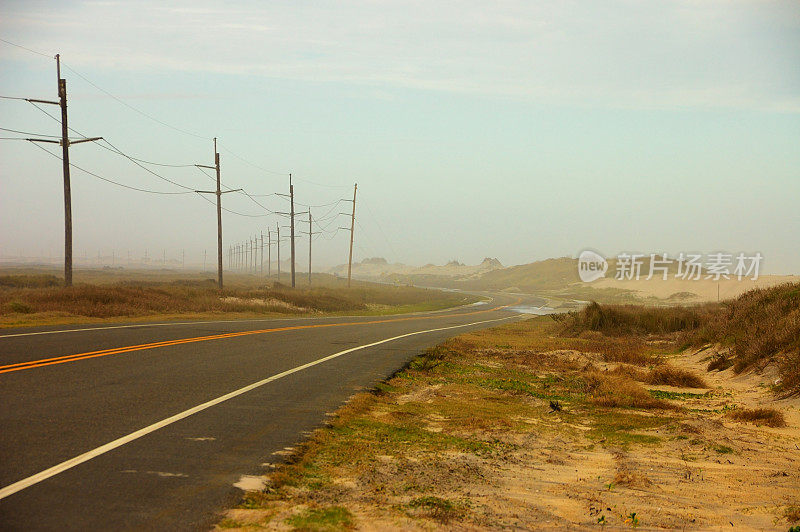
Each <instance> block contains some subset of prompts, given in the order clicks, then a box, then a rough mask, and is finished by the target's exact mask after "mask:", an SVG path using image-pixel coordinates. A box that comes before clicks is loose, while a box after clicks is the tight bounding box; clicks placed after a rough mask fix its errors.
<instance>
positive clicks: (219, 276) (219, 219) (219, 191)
mask: <svg viewBox="0 0 800 532" xmlns="http://www.w3.org/2000/svg"><path fill="white" fill-rule="evenodd" d="M195 166H197V167H198V168H210V169H211V170H216V172H217V190H216V191H213V190H195V192H197V193H199V194H216V195H217V284H218V285H219V289H220V290H222V195H223V194H227V193H228V192H238V191H240V190H242V189H240V188H238V189H236V190H226V191H225V192H222V182H221V181H222V179H221V177H220V170H219V152H218V151H217V137H214V166H206V165H202V164H196V165H195Z"/></svg>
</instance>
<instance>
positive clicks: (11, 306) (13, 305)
mask: <svg viewBox="0 0 800 532" xmlns="http://www.w3.org/2000/svg"><path fill="white" fill-rule="evenodd" d="M6 306H7V307H8V310H9V311H10V312H17V313H19V314H30V313H31V312H33V309H32V308H31V306H30V305H26V304H25V303H20V302H19V301H11V302H10V303H8V305H6Z"/></svg>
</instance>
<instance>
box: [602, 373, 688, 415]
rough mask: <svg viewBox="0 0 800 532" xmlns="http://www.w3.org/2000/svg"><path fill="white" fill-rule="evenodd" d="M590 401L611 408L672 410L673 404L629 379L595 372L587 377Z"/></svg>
mask: <svg viewBox="0 0 800 532" xmlns="http://www.w3.org/2000/svg"><path fill="white" fill-rule="evenodd" d="M586 381H587V385H588V393H589V396H588V398H589V401H590V402H591V403H592V404H595V405H598V406H605V407H609V408H643V409H646V410H650V409H653V408H661V409H670V408H674V407H673V406H672V405H671V404H669V403H667V402H666V401H662V400H661V399H656V398H655V397H653V396H652V395H650V393H649V392H648V391H647V390H645V389H644V388H642V386H641V385H639V384H637V383H636V382H635V381H633V380H632V379H630V378H628V377H623V376H616V375H609V374H608V373H606V372H593V373H590V374H589V375H587V377H586Z"/></svg>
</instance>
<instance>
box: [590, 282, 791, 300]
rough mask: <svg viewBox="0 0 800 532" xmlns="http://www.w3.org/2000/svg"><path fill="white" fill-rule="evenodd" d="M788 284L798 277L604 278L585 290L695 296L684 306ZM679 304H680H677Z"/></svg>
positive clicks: (664, 295)
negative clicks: (609, 289) (618, 290)
mask: <svg viewBox="0 0 800 532" xmlns="http://www.w3.org/2000/svg"><path fill="white" fill-rule="evenodd" d="M790 282H793V283H796V282H800V276H797V275H763V276H761V277H759V278H758V279H756V280H755V281H753V280H750V279H742V280H741V281H739V280H737V279H736V278H735V277H734V278H731V279H729V280H725V279H722V280H720V281H719V282H717V281H713V280H710V279H700V280H697V281H691V280H682V279H667V280H666V281H664V280H662V279H661V278H654V279H650V280H649V281H647V280H645V279H644V278H642V279H640V280H638V281H636V280H630V281H617V280H616V279H613V278H605V279H598V280H597V281H595V282H593V283H590V284H586V285H585V286H589V287H591V288H620V289H624V290H633V291H635V292H637V295H638V296H639V297H642V298H646V297H651V296H652V297H657V298H659V299H667V298H669V297H670V296H672V295H673V294H680V293H682V292H686V293H690V294H694V296H695V297H692V298H690V299H686V300H685V302H688V303H696V302H701V301H717V289H719V298H720V299H722V300H725V299H732V298H735V297H737V296H739V295H741V294H743V293H744V292H747V291H748V290H752V289H754V288H767V287H770V286H775V285H778V284H783V283H790ZM678 302H680V300H679V301H678Z"/></svg>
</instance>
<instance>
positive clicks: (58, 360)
mask: <svg viewBox="0 0 800 532" xmlns="http://www.w3.org/2000/svg"><path fill="white" fill-rule="evenodd" d="M518 302H519V301H517V302H515V303H511V304H509V305H503V306H502V307H495V308H492V309H488V310H478V311H475V312H464V313H461V314H441V315H437V316H415V317H410V318H396V319H384V320H372V321H354V322H345V323H316V324H313V325H294V326H291V327H277V328H273V329H259V330H254V331H241V332H233V333H224V334H214V335H210V336H197V337H194V338H182V339H178V340H165V341H161V342H152V343H148V344H140V345H129V346H124V347H115V348H112V349H103V350H100V351H89V352H86V353H76V354H74V355H65V356H60V357H51V358H42V359H39V360H31V361H28V362H17V363H15V364H7V365H5V366H0V373H11V372H15V371H22V370H25V369H33V368H41V367H44V366H52V365H53V364H65V363H67V362H77V361H78V360H86V359H89V358H97V357H104V356H108V355H116V354H120V353H129V352H131V351H143V350H146V349H155V348H158V347H169V346H173V345H181V344H190V343H194V342H206V341H209V340H222V339H225V338H237V337H239V336H250V335H253V334H266V333H272V332H281V331H297V330H301V329H321V328H323V327H345V326H350V325H375V324H379V323H394V322H401V321H414V320H425V319H437V318H455V317H460V316H472V315H475V314H484V313H486V312H494V311H497V310H502V309H504V308H507V307H510V306H511V305H514V304H516V303H518Z"/></svg>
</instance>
